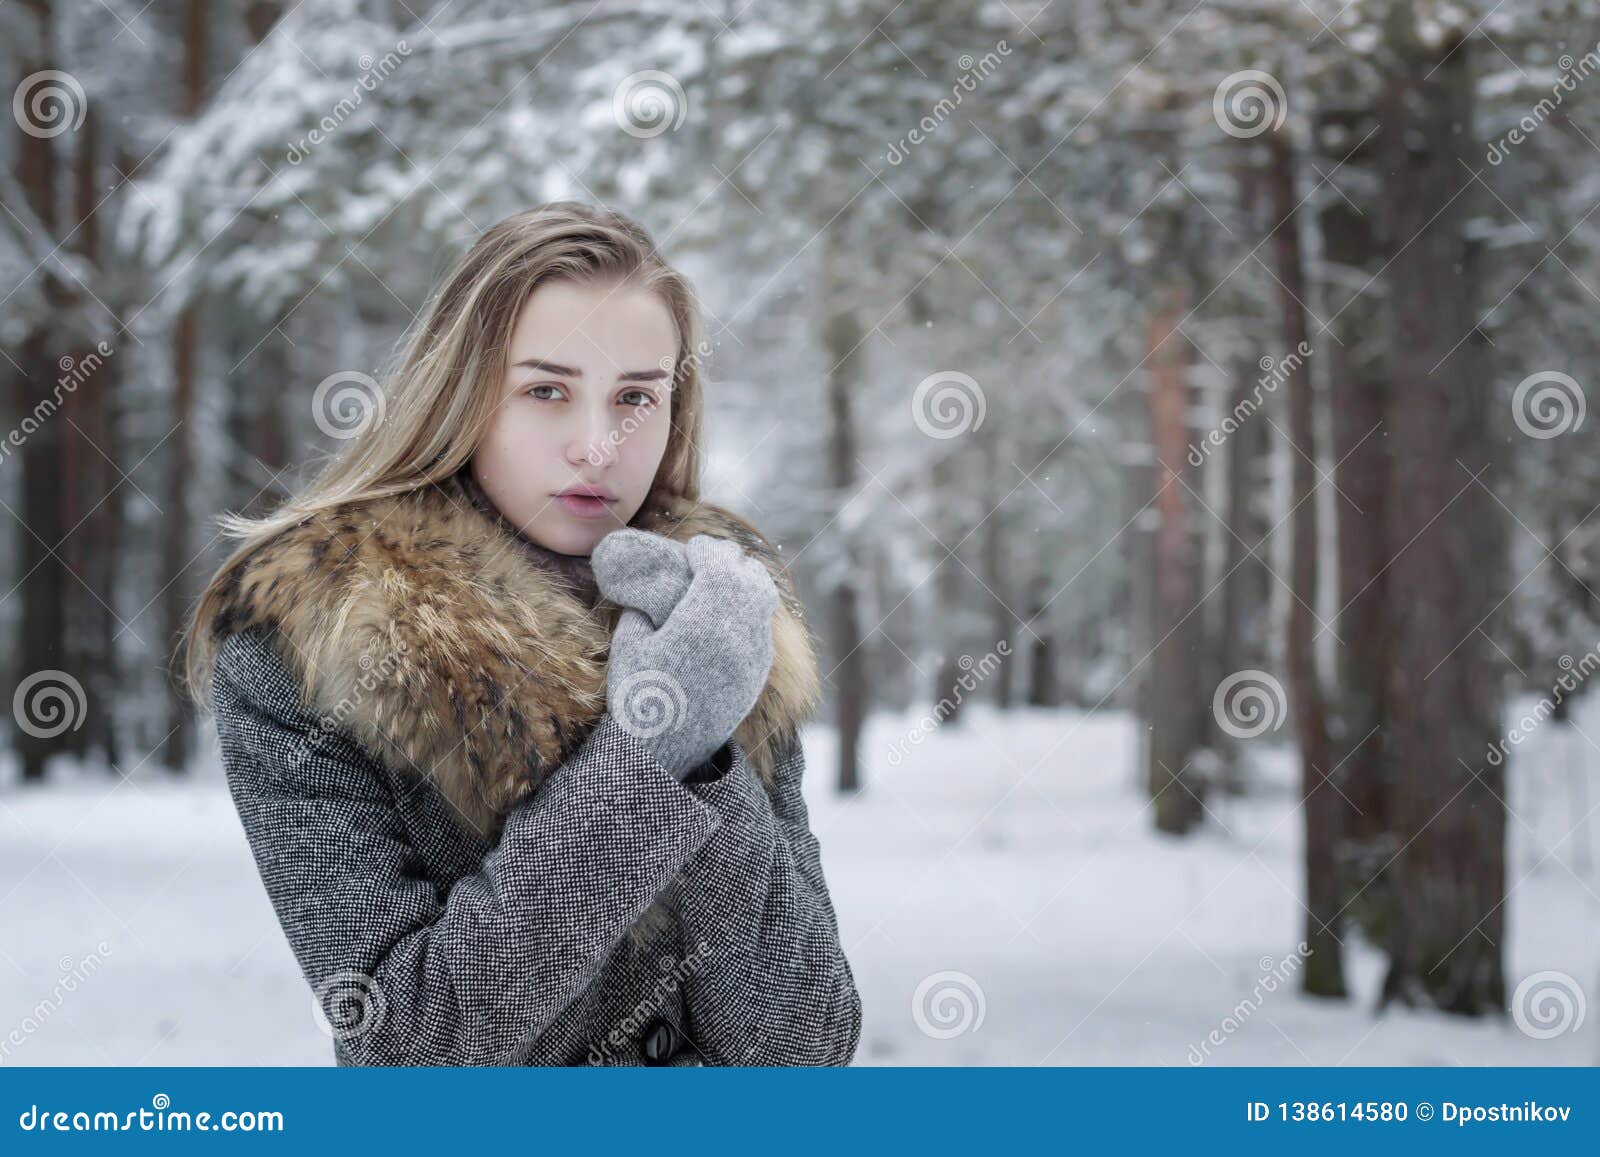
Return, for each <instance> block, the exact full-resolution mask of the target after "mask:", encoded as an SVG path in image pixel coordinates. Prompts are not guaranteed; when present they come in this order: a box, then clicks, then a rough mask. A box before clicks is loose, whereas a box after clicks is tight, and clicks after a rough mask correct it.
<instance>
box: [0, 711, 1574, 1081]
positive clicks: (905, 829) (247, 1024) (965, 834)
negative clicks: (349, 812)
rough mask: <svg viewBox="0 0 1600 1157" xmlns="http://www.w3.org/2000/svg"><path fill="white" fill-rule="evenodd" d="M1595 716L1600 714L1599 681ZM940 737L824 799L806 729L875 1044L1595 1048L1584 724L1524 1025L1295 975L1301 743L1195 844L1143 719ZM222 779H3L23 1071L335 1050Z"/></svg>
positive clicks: (883, 1058) (1540, 852) (1549, 821)
mask: <svg viewBox="0 0 1600 1157" xmlns="http://www.w3.org/2000/svg"><path fill="white" fill-rule="evenodd" d="M1582 707H1583V708H1584V709H1585V710H1584V712H1583V714H1582V716H1581V718H1580V724H1581V726H1582V728H1583V731H1584V732H1585V733H1587V734H1588V735H1600V697H1594V696H1591V697H1588V699H1586V700H1585V701H1584V702H1583V704H1582ZM918 731H919V729H918V725H917V721H916V718H914V717H913V716H912V715H910V714H905V715H898V714H881V715H877V716H875V717H874V718H873V720H872V722H871V725H870V727H869V730H868V734H867V737H866V742H865V744H864V745H863V755H864V773H865V779H866V781H867V783H868V785H869V786H868V790H867V791H866V792H865V793H864V794H862V795H861V796H859V797H857V798H855V799H852V800H849V801H841V800H839V799H838V798H837V797H835V796H833V795H832V794H831V793H830V791H829V790H828V783H827V782H826V781H827V779H828V775H829V772H830V771H831V767H832V761H831V758H830V757H831V754H832V747H833V743H834V737H833V735H832V733H831V732H829V731H828V730H827V729H824V728H815V729H812V730H811V731H810V732H809V733H808V734H807V736H806V744H807V754H808V759H809V762H810V767H811V769H812V770H811V773H810V775H809V778H808V784H807V798H808V800H809V801H810V805H811V809H812V827H813V830H814V831H815V832H816V834H817V836H818V839H819V840H820V841H821V844H822V849H823V863H824V867H825V870H826V872H827V876H828V880H829V883H830V887H831V889H832V892H833V896H834V901H835V906H836V908H837V910H838V913H839V920H840V926H841V933H842V936H843V939H844V942H845V946H846V952H847V955H848V957H849V959H850V962H851V965H852V968H853V970H854V972H855V976H856V979H857V982H858V984H859V986H860V989H861V992H862V1001H863V1006H864V1009H865V1030H864V1032H863V1035H862V1042H861V1048H860V1050H859V1052H858V1054H857V1063H858V1064H889V1065H896V1064H921V1065H960V1064H979V1065H1036V1064H1151V1065H1188V1064H1191V1063H1195V1061H1196V1060H1198V1059H1202V1058H1203V1059H1204V1062H1205V1063H1207V1064H1227V1065H1235V1064H1267V1065H1299V1064H1307V1063H1309V1064H1316V1065H1394V1064H1399V1065H1410V1064H1442V1065H1455V1064H1465V1065H1484V1064H1517V1065H1521V1064H1535V1065H1572V1064H1580V1065H1582V1064H1595V1063H1597V1062H1600V1008H1595V1007H1592V1006H1593V1005H1595V1004H1596V1003H1597V1002H1600V868H1597V867H1596V864H1595V860H1596V859H1597V857H1596V855H1595V850H1596V844H1600V815H1596V814H1590V815H1589V816H1588V832H1587V836H1586V837H1585V836H1584V834H1583V833H1582V832H1580V833H1579V834H1577V835H1572V836H1570V837H1569V836H1568V833H1569V832H1570V831H1571V829H1572V827H1573V824H1574V823H1575V822H1576V818H1577V816H1578V815H1581V814H1583V813H1584V811H1585V810H1592V809H1593V808H1594V807H1595V805H1596V804H1600V749H1597V748H1594V747H1592V746H1591V745H1589V744H1588V743H1587V741H1585V740H1584V739H1582V738H1581V736H1579V735H1578V734H1577V733H1575V732H1574V731H1573V730H1572V729H1566V728H1561V727H1559V726H1557V725H1555V724H1545V725H1544V726H1543V728H1542V729H1541V730H1540V731H1538V732H1537V733H1536V734H1535V735H1534V736H1533V737H1532V738H1531V739H1530V740H1529V741H1528V742H1526V743H1524V744H1523V745H1522V746H1521V748H1520V749H1519V750H1518V752H1517V758H1516V761H1515V763H1514V765H1513V770H1512V785H1511V792H1510V798H1509V800H1508V803H1509V804H1510V806H1511V808H1512V809H1513V811H1514V812H1515V817H1516V818H1513V819H1511V820H1510V824H1509V826H1510V838H1511V843H1510V853H1511V854H1510V861H1509V874H1510V882H1511V883H1512V884H1513V885H1514V887H1513V888H1512V891H1511V894H1510V898H1509V900H1508V902H1507V905H1506V912H1507V919H1508V927H1509V931H1510V946H1509V951H1508V958H1507V959H1508V967H1509V970H1510V977H1509V981H1508V985H1510V986H1515V985H1516V984H1517V983H1518V982H1519V981H1520V980H1521V979H1522V978H1524V977H1525V976H1528V975H1530V974H1533V973H1539V972H1547V971H1548V972H1557V973H1563V974H1565V975H1566V976H1567V977H1570V978H1571V983H1572V984H1575V985H1577V986H1578V987H1577V989H1576V990H1569V996H1570V997H1571V998H1572V999H1574V1000H1578V999H1581V1000H1583V1001H1584V1003H1585V1006H1586V1015H1585V1016H1584V1019H1583V1022H1582V1023H1581V1025H1579V1026H1577V1027H1576V1028H1575V1029H1572V1030H1569V1031H1565V1032H1561V1033H1560V1034H1559V1035H1556V1036H1553V1037H1550V1038H1549V1039H1536V1038H1535V1037H1534V1036H1531V1035H1529V1034H1528V1033H1525V1032H1523V1031H1522V1030H1521V1029H1519V1028H1518V1027H1517V1026H1516V1024H1515V1023H1513V1021H1512V1020H1511V1019H1509V1018H1505V1019H1498V1020H1490V1021H1483V1022H1470V1021H1463V1020H1461V1019H1459V1018H1454V1017H1447V1016H1443V1015H1437V1014H1424V1013H1415V1012H1407V1011H1392V1012H1389V1013H1387V1014H1385V1015H1383V1016H1374V1015H1373V1012H1372V1008H1373V1003H1374V1000H1373V998H1374V995H1375V993H1376V991H1377V986H1378V984H1379V983H1380V981H1381V978H1382V974H1383V973H1382V969H1383V965H1382V957H1381V954H1380V953H1378V952H1377V951H1375V950H1373V949H1372V948H1370V947H1368V946H1365V945H1363V944H1361V943H1360V942H1359V940H1358V938H1357V937H1356V936H1354V935H1352V936H1350V937H1349V938H1348V941H1349V942H1348V949H1349V951H1348V954H1347V964H1348V969H1347V970H1348V974H1349V976H1350V978H1351V983H1352V986H1353V989H1354V994H1353V997H1352V999H1350V1000H1348V1001H1341V1002H1325V1001H1313V1000H1310V999H1307V998H1304V997H1301V996H1299V995H1298V994H1297V993H1296V991H1295V990H1294V985H1293V976H1292V971H1293V969H1294V967H1295V963H1294V961H1293V960H1292V959H1291V957H1292V954H1293V952H1294V947H1295V945H1296V944H1297V943H1298V942H1299V940H1300V937H1301V935H1302V920H1303V910H1302V908H1301V906H1300V903H1299V900H1298V899H1297V896H1298V894H1299V891H1300V886H1299V881H1300V867H1299V849H1300V839H1301V831H1300V822H1299V815H1298V811H1297V809H1296V805H1295V800H1296V791H1295V788H1294V782H1293V770H1292V768H1293V761H1292V759H1291V758H1290V755H1289V753H1288V752H1287V751H1285V750H1284V749H1282V748H1281V747H1278V748H1262V749H1260V753H1261V756H1262V758H1261V759H1260V760H1259V765H1260V768H1261V773H1262V774H1261V784H1260V786H1259V788H1258V790H1257V791H1256V792H1255V793H1254V794H1253V795H1252V796H1251V797H1249V798H1245V799H1223V800H1214V801H1212V804H1211V810H1212V816H1211V819H1210V821H1209V823H1208V825H1207V827H1206V828H1205V830H1204V831H1203V832H1201V833H1199V834H1197V835H1195V836H1192V837H1190V838H1187V839H1172V838H1168V837H1163V836H1161V835H1159V834H1158V833H1156V832H1154V831H1153V830H1152V827H1151V822H1150V813H1149V811H1148V808H1147V807H1146V805H1145V800H1144V798H1143V796H1142V794H1141V792H1140V791H1139V789H1138V787H1137V784H1136V781H1135V775H1134V770H1133V769H1134V766H1135V763H1136V759H1135V739H1136V735H1135V733H1134V730H1133V725H1132V723H1131V722H1130V720H1129V719H1128V717H1127V716H1124V715H1120V714H1115V713H1110V712H1100V713H1097V714H1094V715H1090V716H1080V715H1077V714H1074V713H1070V712H1044V711H1023V712H1015V713H1011V714H1009V715H1005V716H1001V715H997V714H995V713H993V712H991V711H989V710H988V709H986V708H983V707H978V708H971V709H969V713H968V714H967V715H966V716H965V718H964V720H963V722H962V723H961V724H960V725H959V726H946V727H944V728H942V729H940V730H937V731H935V732H933V733H932V734H931V735H928V736H927V737H926V738H924V739H923V740H922V741H921V742H920V743H915V742H911V741H910V738H909V737H910V736H911V735H912V734H913V733H914V732H918ZM894 750H899V751H901V752H903V753H904V754H905V758H904V759H903V760H901V761H899V764H898V766H891V761H890V759H889V753H890V752H891V751H894ZM7 770H8V772H9V769H7ZM201 770H202V774H201V775H200V776H198V777H197V779H196V780H195V781H193V782H188V783H177V782H172V781H169V780H165V779H163V778H161V777H159V776H154V775H150V774H146V773H145V772H144V771H140V772H137V773H135V774H134V775H133V776H132V777H130V778H126V779H123V780H121V781H120V782H119V781H114V780H110V779H108V778H107V777H106V776H104V775H103V774H92V773H89V772H87V771H79V772H77V773H75V774H70V775H62V776H58V777H57V782H55V783H54V784H52V786H51V787H49V788H48V789H45V790H30V791H23V790H20V789H19V788H18V787H17V786H16V785H15V783H14V777H11V776H10V775H8V776H7V778H6V779H4V780H0V783H3V784H4V786H3V787H0V1064H28V1065H33V1064H163V1065H207V1064H313V1065H321V1064H327V1063H330V1060H331V1056H330V1045H329V1042H328V1038H327V1037H326V1036H324V1035H323V1033H322V1032H321V1030H319V1028H318V1027H317V1024H316V1021H315V1018H314V1017H313V1015H312V1011H311V997H310V991H309V989H308V988H307V986H306V984H305V982H304V980H303V979H302V978H301V976H300V973H299V971H298V968H297V966H296V965H295V962H294V958H293V956H292V955H291V954H290V952H289V949H288V946H287V944H286V943H285V941H284V939H283V934H282V932H281V931H280V930H279V928H278V925H277V922H276V920H275V918H274V916H273V913H272V910H271V907H270V906H269V904H268V902H267V898H266V894H265V892H264V891H263V889H262V887H261V883H260V880H259V878H258V876H257V875H256V871H255V866H254V864H253V862H252V860H251V858H250V854H249V850H248V848H247V846H246V844H245V842H244V837H243V834H242V832H241V831H240V828H239V824H238V820H237V818H236V817H235V815H234V812H233V807H232V803H231V801H230V800H229V797H228V794H227V791H226V787H225V785H224V783H223V781H222V778H221V771H220V768H219V767H218V766H217V765H216V763H215V762H214V761H213V762H211V763H209V764H207V765H206V766H205V767H204V768H202V769H201ZM1585 838H1586V839H1587V842H1585ZM1586 851H1587V857H1586ZM1277 976H1287V977H1289V980H1288V981H1287V982H1285V983H1278V982H1277V979H1276V978H1277ZM1557 983H1560V984H1563V985H1565V984H1567V983H1568V982H1566V981H1560V980H1559V979H1558V981H1557ZM919 986H920V990H921V992H922V998H921V999H920V1000H918V999H916V998H917V994H918V993H919ZM1554 1015H1557V1016H1559V1015H1560V1013H1559V1011H1557V1012H1556V1013H1555V1014H1554ZM1571 1019H1573V1018H1572V1016H1570V1015H1569V1016H1568V1020H1569V1021H1570V1020H1571ZM1538 1023H1539V1022H1537V1021H1535V1024H1534V1026H1535V1027H1537V1024H1538ZM13 1031H16V1032H17V1034H18V1036H19V1037H20V1043H16V1042H13V1041H12V1040H10V1039H9V1034H10V1033H12V1032H13ZM1214 1032H1215V1033H1216V1034H1217V1037H1216V1039H1217V1040H1220V1043H1210V1038H1211V1034H1213V1033H1214Z"/></svg>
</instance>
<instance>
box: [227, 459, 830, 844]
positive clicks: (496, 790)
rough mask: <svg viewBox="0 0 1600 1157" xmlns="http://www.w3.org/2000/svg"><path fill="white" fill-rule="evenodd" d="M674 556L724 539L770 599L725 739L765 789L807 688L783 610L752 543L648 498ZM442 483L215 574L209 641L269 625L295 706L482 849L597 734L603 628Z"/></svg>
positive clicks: (725, 520) (313, 527) (754, 535)
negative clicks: (758, 675)
mask: <svg viewBox="0 0 1600 1157" xmlns="http://www.w3.org/2000/svg"><path fill="white" fill-rule="evenodd" d="M630 525H632V526H634V527H636V528H638V529H641V530H649V531H653V532H655V533H658V534H662V535H665V536H667V537H669V538H672V539H676V540H678V541H680V542H685V541H687V540H688V539H690V538H691V537H693V536H694V535H696V534H712V535H716V536H718V537H721V538H731V539H733V540H735V541H737V542H738V543H739V544H740V546H741V547H743V548H744V549H745V550H746V551H747V552H749V553H750V554H751V555H753V556H754V557H757V558H759V559H761V561H762V562H763V563H765V564H766V566H767V568H768V569H769V570H770V571H771V573H772V576H773V579H774V581H776V583H777V584H778V590H779V591H780V593H781V595H782V598H781V599H780V601H779V606H778V611H777V613H776V614H775V616H774V618H773V624H772V626H773V664H772V671H771V674H770V675H769V676H768V679H767V684H766V686H765V687H764V688H763V689H762V691H761V694H760V697H759V698H758V699H757V701H756V705H755V707H754V708H753V709H752V710H751V712H750V714H749V715H748V716H747V717H746V718H745V720H744V722H743V723H742V724H741V725H740V726H739V728H738V730H737V731H735V732H734V738H735V739H736V740H737V741H738V743H739V745H740V747H741V748H742V749H743V750H744V752H745V753H746V755H747V756H748V757H749V758H750V760H751V762H752V763H753V764H754V766H755V767H756V768H757V769H758V770H759V771H760V772H761V774H762V775H763V776H764V777H765V778H767V779H768V781H769V783H770V778H771V775H772V771H773V768H774V766H775V764H776V761H777V759H778V758H779V757H780V755H781V754H782V752H783V749H784V748H785V747H786V745H787V744H788V743H790V742H793V741H794V740H795V732H796V730H797V728H798V727H799V725H800V724H801V723H802V722H804V721H805V720H807V719H809V718H810V717H811V715H812V714H813V713H814V712H815V710H816V705H817V702H818V699H819V690H820V682H819V679H818V674H817V664H816V660H815V657H814V655H813V651H812V647H811V639H810V633H809V631H808V629H807V627H806V624H805V621H804V618H803V614H802V609H801V605H800V601H799V599H798V598H797V597H796V595H795V591H794V586H793V583H792V582H791V580H790V578H789V575H788V572H787V570H786V568H785V567H784V565H783V562H782V559H781V557H780V556H779V554H778V552H777V551H776V549H774V548H773V546H772V545H771V544H770V543H769V542H768V541H767V540H766V538H765V537H763V536H762V535H761V534H760V532H759V531H757V530H756V529H755V528H754V527H752V526H751V525H750V524H749V523H747V522H745V521H743V520H742V519H740V518H739V517H738V516H736V515H734V514H732V513H730V512H729V511H726V510H723V509H722V508H720V507H716V506H710V505H706V504H704V503H694V502H689V501H686V500H683V499H674V498H667V499H654V498H653V499H651V500H650V501H648V502H647V503H646V504H645V506H644V507H642V508H641V509H640V511H639V513H638V515H636V516H635V518H634V519H633V521H632V523H631V524H630ZM526 545H527V543H526V540H525V539H523V538H521V537H520V536H519V535H518V534H517V533H516V532H515V530H514V528H512V527H511V525H510V524H509V523H507V522H506V521H505V520H504V519H501V518H498V517H496V516H492V515H490V514H487V513H485V512H484V511H483V510H481V509H478V508H477V507H475V506H474V505H473V502H472V496H471V494H470V492H469V488H468V487H467V486H465V485H463V482H462V480H461V479H460V478H459V477H456V478H451V479H448V480H447V481H445V482H444V483H441V484H439V485H427V486H423V487H421V488H419V489H417V490H413V491H409V492H407V493H405V494H401V495H397V496H393V497H388V498H380V499H369V500H365V501H362V502H359V503H347V504H345V505H343V506H340V507H335V508H333V509H331V510H328V511H324V512H321V513H319V514H316V515H312V516H310V517H308V518H307V519H306V520H304V521H303V522H301V523H299V524H298V525H296V526H294V527H292V528H290V529H289V530H287V531H284V532H283V533H281V534H280V535H278V536H277V537H276V538H274V539H272V540H270V541H269V542H267V543H266V544H264V545H263V546H261V547H260V548H259V549H258V550H256V551H254V552H252V553H251V554H250V555H249V556H247V557H246V558H244V559H241V560H240V561H239V562H238V563H236V564H235V565H234V566H233V568H232V569H231V570H230V571H229V573H228V574H227V576H226V578H225V582H224V588H223V590H224V594H223V599H222V603H221V609H220V610H219V611H218V613H217V615H216V616H215V617H214V619H213V620H212V623H211V626H210V630H211V635H212V638H213V639H214V640H217V641H220V640H221V638H223V637H225V636H226V635H228V634H231V633H233V632H235V631H239V630H244V629H246V628H249V627H264V628H268V629H269V632H270V633H271V634H272V636H273V637H274V639H275V641H276V642H277V644H278V649H279V651H280V653H281V654H282V656H283V658H284V660H285V662H286V663H287V664H288V666H289V668H290V670H291V671H292V672H293V673H294V674H295V675H296V677H297V678H298V679H299V681H300V683H301V686H302V689H303V692H304V694H305V698H306V701H307V703H308V704H309V705H310V706H311V707H312V709H314V710H316V711H318V712H321V713H323V714H324V715H326V716H328V717H331V718H333V719H336V720H338V721H339V722H340V723H342V724H343V725H345V726H346V727H347V728H348V729H349V731H350V732H351V734H353V735H354V736H355V737H356V739H357V740H358V741H360V742H361V743H362V744H363V745H364V746H365V747H367V748H368V749H369V750H370V751H372V752H373V753H374V754H375V755H377V756H378V757H379V758H380V759H382V760H384V761H385V762H386V763H388V764H389V765H391V766H393V767H395V768H396V769H397V770H400V771H402V772H404V773H408V774H413V775H420V776H424V777H427V778H429V779H431V780H432V781H433V783H434V784H435V785H436V786H437V788H438V789H439V791H440V792H441V793H442V794H443V796H444V797H445V799H446V800H447V801H448V802H449V803H450V804H451V805H452V808H453V810H454V811H455V813H456V816H457V818H458V820H459V822H460V823H461V824H462V825H463V826H464V827H466V828H467V829H468V830H470V831H471V832H472V833H474V834H475V835H476V836H478V837H480V838H486V839H493V838H495V837H497V836H498V832H499V830H500V827H501V825H502V823H503V819H504V815H505V813H506V812H507V811H508V810H509V809H510V808H511V807H513V806H515V805H516V804H518V803H520V802H521V801H522V800H524V799H525V798H527V797H528V796H529V795H531V794H532V793H533V791H534V790H535V789H536V788H537V787H538V786H539V785H540V783H542V782H543V780H544V778H545V777H546V776H547V775H548V774H549V773H550V772H551V771H552V770H553V769H554V768H555V767H557V766H558V765H559V764H560V763H561V762H562V761H563V760H564V759H565V758H566V757H567V756H569V755H570V754H571V753H572V751H573V750H574V749H575V748H576V747H577V745H578V744H579V743H580V742H582V740H583V738H584V737H585V736H586V735H587V734H588V733H589V731H590V730H591V729H592V728H593V727H594V725H595V724H596V723H597V722H598V721H599V718H600V716H601V713H602V712H603V711H604V709H605V685H606V659H607V656H608V654H609V651H610V641H611V629H612V627H614V626H615V624H616V621H617V618H618V617H619V616H620V614H621V608H620V607H618V606H617V605H616V604H614V603H611V602H609V601H607V600H604V599H601V600H600V601H599V602H598V604H596V605H595V606H593V607H591V606H590V605H589V604H588V602H587V601H586V600H584V599H583V598H581V597H580V595H579V592H577V591H576V590H575V588H573V587H572V586H570V585H569V584H567V583H566V582H565V581H564V580H563V579H562V577H561V576H559V575H558V574H556V573H555V572H553V571H551V570H550V569H548V568H547V567H544V566H541V565H539V563H538V562H537V561H535V560H534V559H533V558H532V557H530V555H529V554H528V553H527V552H526V550H525V547H526Z"/></svg>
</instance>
